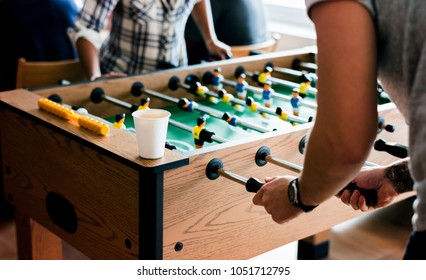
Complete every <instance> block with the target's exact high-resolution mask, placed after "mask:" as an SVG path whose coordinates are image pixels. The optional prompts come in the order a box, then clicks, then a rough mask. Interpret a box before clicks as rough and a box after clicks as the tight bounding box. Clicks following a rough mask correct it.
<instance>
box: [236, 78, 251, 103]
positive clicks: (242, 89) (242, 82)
mask: <svg viewBox="0 0 426 280" xmlns="http://www.w3.org/2000/svg"><path fill="white" fill-rule="evenodd" d="M247 84H248V83H247V81H246V74H244V73H241V74H240V75H239V76H238V78H237V83H236V84H235V88H236V90H237V95H238V98H239V99H241V100H244V99H246V96H247V90H246V86H247Z"/></svg>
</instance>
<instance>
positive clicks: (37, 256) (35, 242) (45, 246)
mask: <svg viewBox="0 0 426 280" xmlns="http://www.w3.org/2000/svg"><path fill="white" fill-rule="evenodd" d="M15 224H16V240H17V243H18V244H17V245H18V259H20V260H58V259H59V260H60V259H63V255H62V240H61V239H60V238H59V237H58V236H56V235H55V234H53V233H52V232H50V231H49V230H47V229H46V228H44V227H43V226H42V225H40V224H39V223H37V222H36V221H34V220H33V219H31V218H30V217H29V216H27V215H25V214H23V213H22V212H20V211H19V210H17V209H16V211H15Z"/></svg>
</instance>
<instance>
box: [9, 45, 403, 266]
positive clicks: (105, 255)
mask: <svg viewBox="0 0 426 280" xmlns="http://www.w3.org/2000/svg"><path fill="white" fill-rule="evenodd" d="M294 58H300V59H302V60H305V61H312V60H313V55H312V54H310V53H309V52H308V51H306V50H298V51H287V52H280V53H273V54H268V55H261V56H257V57H248V58H241V59H235V60H229V61H225V62H215V63H210V64H205V65H201V66H194V67H187V68H184V69H174V70H168V71H162V72H158V73H154V74H150V75H142V76H134V77H127V78H121V79H116V80H106V81H98V82H92V83H82V84H76V85H71V86H66V87H60V88H49V89H44V90H38V91H35V92H29V91H26V90H15V91H10V92H3V93H1V94H0V115H1V124H0V133H1V134H0V140H1V160H2V173H3V181H4V192H5V197H6V198H7V199H8V201H9V202H11V203H12V204H13V205H14V206H15V209H16V228H17V239H18V254H19V258H20V259H60V258H61V257H62V255H61V254H62V252H61V246H60V241H61V239H63V240H65V241H67V242H68V243H70V244H71V245H73V246H74V247H75V248H77V249H78V250H80V251H81V252H82V253H84V254H85V255H87V256H88V257H89V258H93V259H248V258H251V257H254V256H257V255H259V254H262V253H264V252H267V251H269V250H271V249H274V248H277V247H279V246H282V245H284V244H287V243H289V242H292V241H295V240H301V239H304V238H308V237H309V236H315V235H316V234H318V233H319V234H321V236H322V237H323V236H324V231H327V230H329V229H330V228H331V227H332V226H334V225H336V224H338V223H341V222H343V221H346V220H348V219H351V218H353V217H356V216H358V215H360V214H361V213H360V212H357V211H353V210H351V209H349V207H346V206H345V205H342V204H341V203H340V202H339V201H338V200H337V199H336V198H331V199H330V200H328V201H327V202H325V203H324V204H322V205H321V206H319V207H318V208H317V209H316V210H315V211H313V212H311V213H309V214H306V215H302V216H301V217H300V218H298V219H296V220H294V221H291V222H289V223H288V224H285V225H277V224H275V223H274V222H273V221H272V220H271V218H270V216H269V215H268V214H267V213H265V211H264V210H263V208H261V207H257V206H254V205H253V204H252V202H251V198H252V196H253V195H252V194H251V193H247V192H246V191H245V190H244V187H242V186H240V185H238V184H236V183H232V182H230V181H228V180H227V179H225V178H218V179H217V180H214V181H211V180H209V179H207V178H206V176H205V168H206V165H207V163H208V162H209V161H210V160H211V159H213V158H220V159H221V160H222V161H223V162H224V165H225V167H224V168H225V169H227V170H229V171H232V172H235V173H237V174H241V175H243V176H245V177H247V178H248V177H251V176H253V177H257V178H260V179H262V178H264V177H265V176H271V175H277V174H291V172H290V171H287V170H284V171H283V170H282V169H280V168H279V167H276V166H273V165H272V164H267V165H266V166H265V167H258V166H256V164H255V163H254V154H255V152H256V151H257V149H258V148H259V147H260V146H265V145H266V146H268V147H269V148H270V149H271V151H272V153H273V155H275V156H277V157H281V158H283V159H285V160H288V161H291V162H294V163H296V164H300V165H302V164H303V156H302V155H301V154H300V153H298V144H299V141H300V139H301V138H302V137H303V136H304V135H306V134H307V133H308V132H309V129H310V128H311V124H306V125H300V126H296V127H294V128H293V129H291V130H288V131H274V132H270V133H265V134H261V135H256V136H251V137H248V138H247V139H241V140H237V141H231V142H228V143H223V144H218V145H215V146H212V147H207V148H204V149H201V150H196V151H191V152H188V153H184V154H180V153H176V152H173V151H169V150H166V153H165V156H164V157H163V158H161V159H158V160H144V159H141V158H139V157H138V153H137V144H136V139H135V137H134V135H131V134H129V133H127V132H125V131H122V130H118V129H111V131H110V133H109V134H108V135H107V136H105V137H102V136H97V135H94V134H93V133H91V132H89V131H87V130H85V129H84V128H80V127H78V125H77V124H76V123H73V122H72V121H65V120H62V119H59V118H57V117H55V116H53V115H51V114H49V113H46V112H43V111H41V110H39V109H38V107H37V100H38V99H39V98H40V97H41V96H48V95H50V94H52V93H58V94H60V95H61V96H62V98H63V100H64V102H65V103H68V104H72V105H82V106H84V107H86V108H87V109H88V110H89V112H91V113H93V114H95V115H99V116H101V117H106V116H111V115H113V114H115V113H117V112H118V111H117V110H118V109H117V108H114V106H111V105H109V104H107V103H106V102H104V103H102V104H98V105H96V104H93V103H92V102H91V101H90V100H89V94H90V91H91V90H92V89H93V88H95V87H99V86H100V87H103V88H104V90H105V92H106V94H107V95H110V96H113V97H116V98H119V99H122V100H124V101H127V102H130V103H137V102H138V101H137V100H138V98H135V97H133V96H131V95H130V94H129V89H130V87H131V85H132V84H133V83H134V82H135V81H142V82H143V83H144V84H145V86H146V87H147V88H149V89H153V90H157V91H161V92H166V93H167V94H169V95H173V96H187V97H189V98H191V99H193V96H190V95H188V93H186V92H185V91H183V90H178V91H171V90H169V89H167V85H166V84H167V81H168V79H169V78H170V77H171V76H174V75H177V76H179V77H180V78H181V79H182V80H184V78H185V76H186V75H188V74H189V73H193V74H196V75H198V76H201V75H202V74H203V73H204V72H205V71H207V70H210V71H211V70H212V69H214V68H215V67H218V66H220V67H221V68H222V71H223V74H224V76H225V77H227V78H228V79H229V77H232V75H233V71H234V69H235V68H236V66H238V65H244V67H245V68H246V69H247V70H249V71H259V70H260V69H262V68H263V66H264V64H265V63H266V62H269V61H273V62H274V63H275V64H276V65H279V66H281V67H286V66H287V67H289V66H290V65H291V62H292V60H293V59H294ZM163 105H164V102H159V101H157V100H152V102H151V105H150V107H151V108H156V107H161V106H163ZM379 111H380V115H382V116H383V117H384V118H385V119H386V120H387V121H388V122H389V123H391V124H394V125H395V126H396V128H397V130H396V131H395V133H388V132H382V133H383V134H382V135H380V137H384V138H385V139H386V140H388V141H393V142H399V143H403V144H406V143H407V127H406V125H405V122H404V121H403V119H402V117H401V115H400V114H399V113H398V112H397V110H396V109H395V108H394V106H393V104H388V105H383V106H380V107H379ZM369 160H370V161H372V162H375V163H378V164H386V163H389V162H391V161H392V160H394V158H393V157H391V156H389V155H387V154H384V153H379V152H376V151H372V152H371V155H370V158H369ZM409 195H411V194H407V195H405V196H401V197H400V198H399V199H404V198H405V197H408V196H409ZM325 236H326V235H325ZM324 239H326V238H320V239H315V240H320V241H321V242H324ZM315 240H313V239H312V243H315V242H316V241H315Z"/></svg>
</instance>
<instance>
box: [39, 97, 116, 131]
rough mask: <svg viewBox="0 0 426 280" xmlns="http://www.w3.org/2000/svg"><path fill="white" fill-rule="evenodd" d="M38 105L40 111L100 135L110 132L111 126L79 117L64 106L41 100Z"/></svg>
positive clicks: (89, 118) (45, 99) (44, 99)
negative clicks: (75, 123)
mask: <svg viewBox="0 0 426 280" xmlns="http://www.w3.org/2000/svg"><path fill="white" fill-rule="evenodd" d="M37 103H38V107H39V108H40V109H42V110H44V111H46V112H49V113H51V114H53V115H55V116H58V117H60V118H62V119H65V120H74V121H76V122H77V123H78V124H79V125H80V126H81V127H84V128H86V129H88V130H91V131H93V132H95V133H97V134H99V135H102V136H105V135H107V134H108V132H109V126H108V125H107V124H106V123H103V122H101V121H98V120H95V119H94V118H91V117H89V116H83V115H79V114H77V113H76V112H75V111H73V110H72V109H70V108H67V107H65V106H62V105H61V104H59V103H56V102H54V101H52V100H49V99H47V98H41V99H39V100H38V102H37Z"/></svg>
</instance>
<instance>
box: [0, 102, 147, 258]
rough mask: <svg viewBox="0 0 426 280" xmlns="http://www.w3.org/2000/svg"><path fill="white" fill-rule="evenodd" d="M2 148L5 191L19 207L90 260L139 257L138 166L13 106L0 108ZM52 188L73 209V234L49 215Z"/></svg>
mask: <svg viewBox="0 0 426 280" xmlns="http://www.w3.org/2000/svg"><path fill="white" fill-rule="evenodd" d="M1 148H2V152H1V154H2V157H3V173H4V182H5V193H6V196H7V197H9V199H10V200H11V202H12V203H13V204H14V205H15V206H16V207H19V209H20V211H25V212H26V214H27V215H29V216H31V217H32V218H34V219H35V220H37V221H38V222H39V223H40V224H42V225H43V226H45V227H46V228H48V229H50V230H51V231H53V232H54V233H55V234H57V235H58V236H60V237H61V238H63V239H64V240H66V241H68V242H69V243H71V244H73V245H74V246H75V247H76V248H77V249H79V250H81V251H82V252H83V253H85V254H87V255H88V257H90V258H96V259H107V258H117V259H132V258H137V254H138V184H139V181H138V176H139V175H138V174H139V173H138V172H137V170H134V169H132V168H129V167H128V166H127V165H124V164H122V163H120V162H118V161H116V160H112V159H111V158H109V157H108V156H105V155H104V154H102V153H100V152H98V151H94V150H92V149H90V148H88V147H87V146H85V145H83V144H81V143H79V142H78V141H73V140H71V139H69V138H67V137H65V136H63V135H62V134H59V133H55V132H54V131H52V130H50V129H48V128H46V127H44V126H43V125H40V124H38V123H35V122H33V121H31V120H28V119H26V118H25V117H23V116H21V115H20V114H18V113H15V112H12V111H9V110H1ZM49 192H55V193H57V194H59V195H61V196H62V197H64V198H65V199H66V200H68V201H69V202H70V203H71V204H72V206H73V207H74V209H75V212H76V214H77V219H78V227H77V231H76V232H75V233H68V232H66V231H65V230H63V229H62V228H61V227H59V226H57V225H56V224H54V223H53V222H52V220H51V219H50V218H49V216H48V213H47V210H46V196H47V194H48V193H49ZM126 240H128V241H127V242H130V244H131V248H126V246H125V242H126ZM105 248H108V249H107V250H105Z"/></svg>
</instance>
